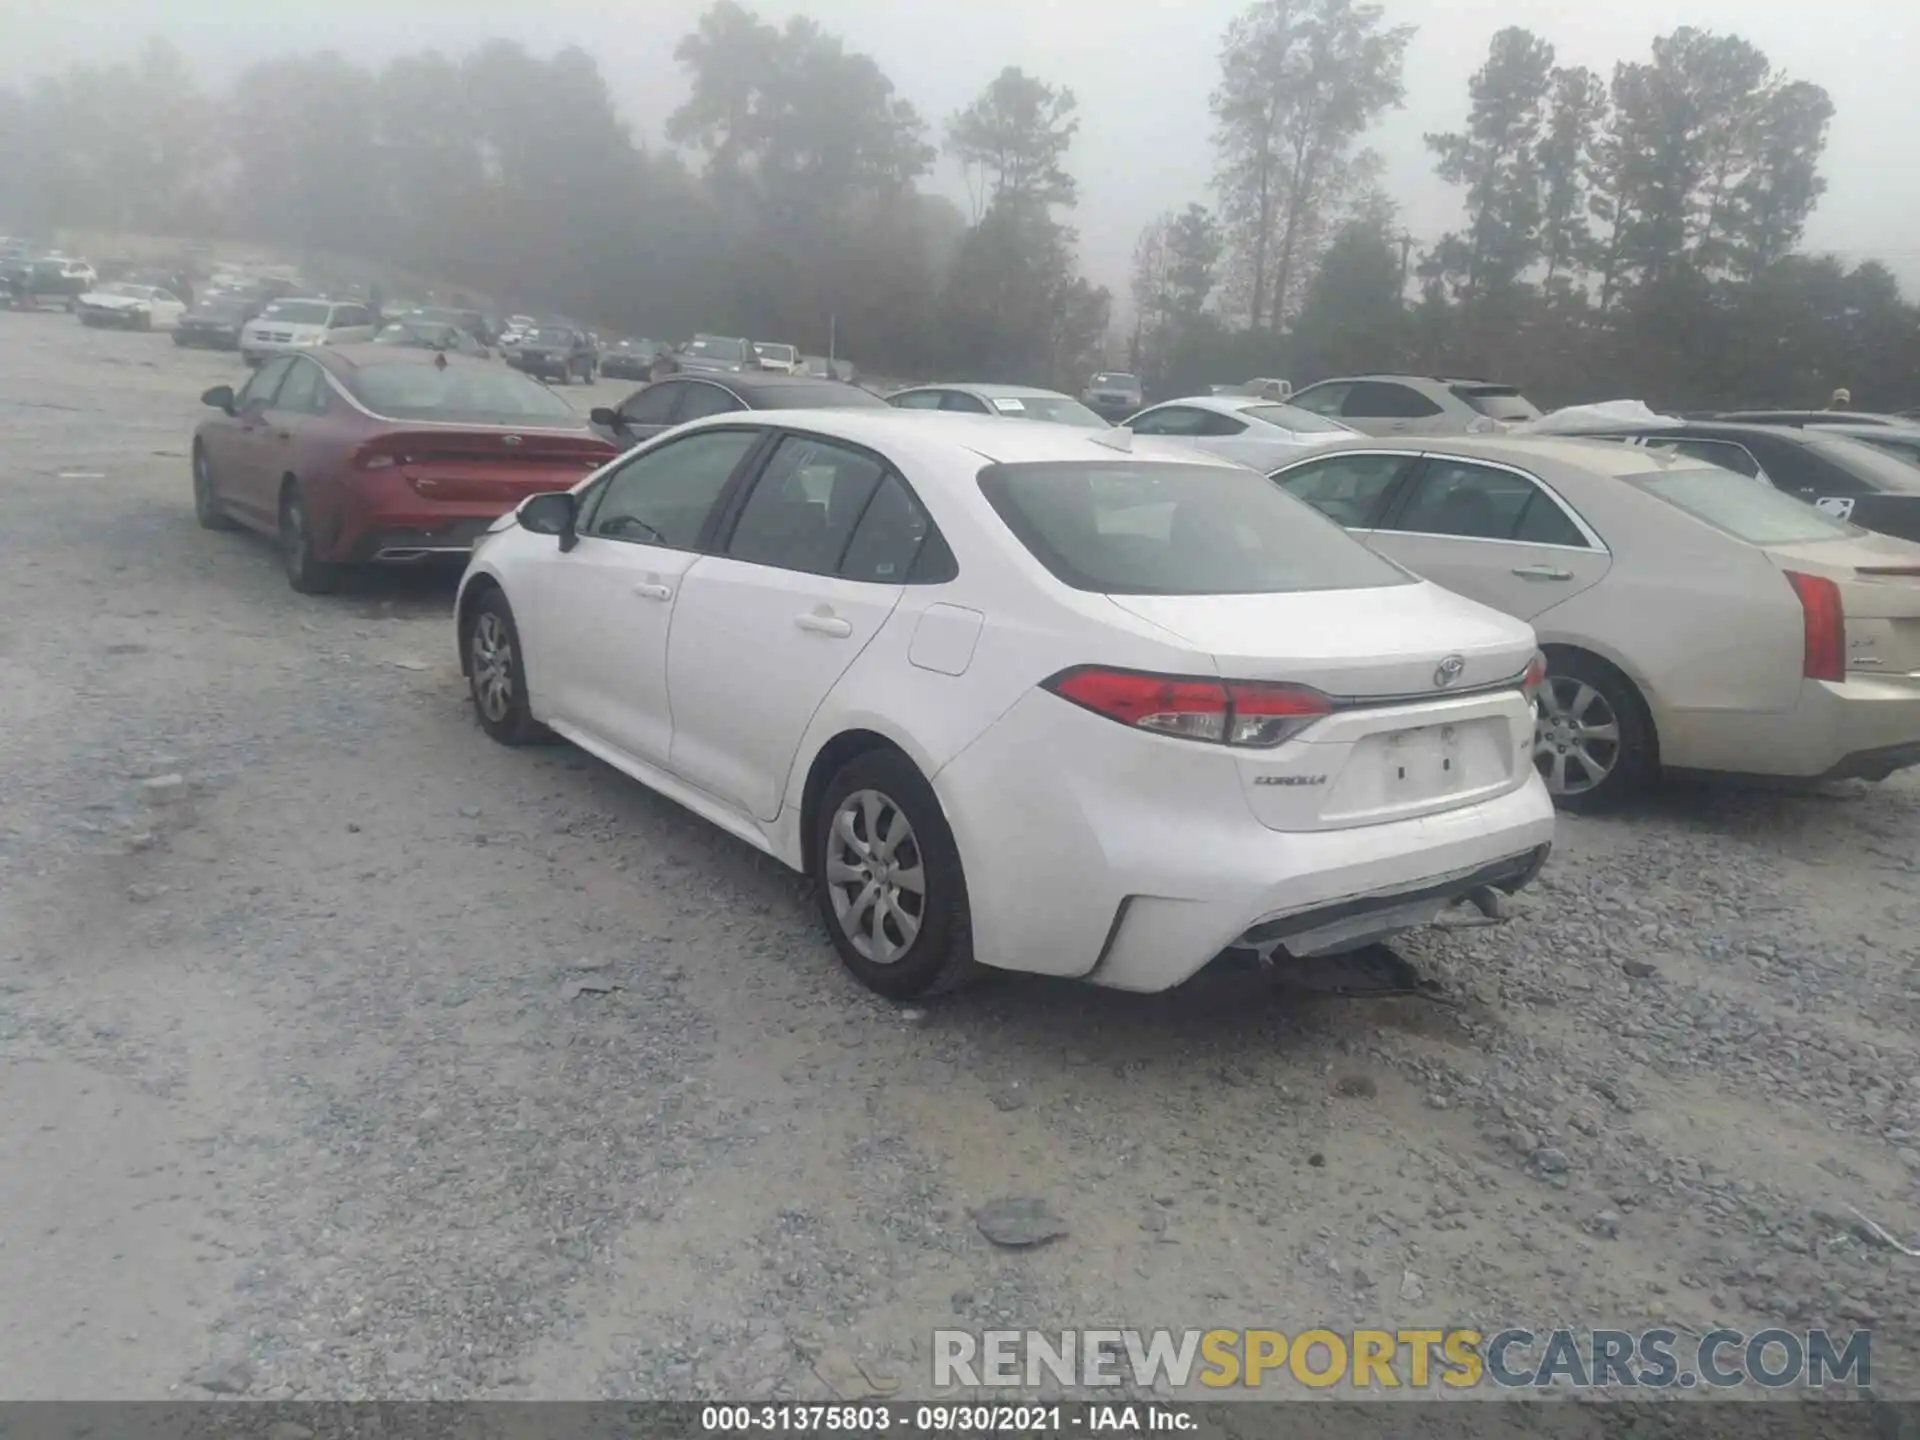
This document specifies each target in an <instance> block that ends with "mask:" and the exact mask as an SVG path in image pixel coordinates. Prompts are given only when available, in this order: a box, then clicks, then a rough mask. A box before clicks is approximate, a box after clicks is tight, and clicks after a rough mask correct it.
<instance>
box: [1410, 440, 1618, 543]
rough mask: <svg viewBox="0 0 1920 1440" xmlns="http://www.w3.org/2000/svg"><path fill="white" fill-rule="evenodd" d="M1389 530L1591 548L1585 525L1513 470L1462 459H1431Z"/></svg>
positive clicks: (1469, 538)
mask: <svg viewBox="0 0 1920 1440" xmlns="http://www.w3.org/2000/svg"><path fill="white" fill-rule="evenodd" d="M1387 528H1388V529H1390V530H1403V531H1407V532H1409V533H1412V534H1416V535H1454V536H1459V537H1460V538H1462V539H1467V540H1518V541H1523V542H1526V543H1529V544H1534V545H1574V546H1579V547H1581V548H1586V547H1587V541H1586V537H1585V536H1584V535H1582V534H1581V533H1580V529H1579V527H1578V526H1576V525H1575V524H1574V523H1573V521H1571V520H1570V519H1568V518H1567V514H1566V512H1565V511H1564V510H1562V509H1561V508H1560V506H1559V504H1558V503H1556V502H1555V501H1554V499H1553V497H1552V496H1550V495H1548V494H1547V493H1546V492H1545V491H1544V490H1542V489H1541V488H1540V487H1539V486H1538V485H1536V484H1535V483H1534V482H1533V481H1531V480H1529V479H1527V478H1526V477H1525V476H1524V475H1516V474H1514V473H1513V472H1512V471H1510V470H1494V469H1490V468H1489V467H1487V466H1484V465H1471V464H1468V463H1466V462H1464V461H1459V460H1433V461H1430V462H1429V463H1428V465H1427V468H1426V469H1425V470H1424V471H1423V472H1422V473H1421V475H1420V478H1419V479H1418V480H1417V481H1416V482H1415V484H1414V489H1413V493H1412V494H1411V495H1409V496H1408V497H1407V500H1406V503H1405V504H1404V505H1403V506H1402V507H1401V509H1400V513H1399V514H1398V515H1397V516H1395V517H1394V518H1393V519H1392V520H1390V521H1389V522H1388V525H1387Z"/></svg>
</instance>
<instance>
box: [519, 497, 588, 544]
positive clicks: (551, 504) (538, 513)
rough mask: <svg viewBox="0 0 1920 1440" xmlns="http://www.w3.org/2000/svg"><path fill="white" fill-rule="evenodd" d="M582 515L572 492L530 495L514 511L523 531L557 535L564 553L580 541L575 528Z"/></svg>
mask: <svg viewBox="0 0 1920 1440" xmlns="http://www.w3.org/2000/svg"><path fill="white" fill-rule="evenodd" d="M579 513H580V507H579V502H578V501H576V500H575V499H574V497H573V492H571V491H569V490H554V491H550V492H548V493H547V494H545V495H530V496H528V497H527V498H526V499H525V500H523V501H521V502H520V508H519V509H518V510H517V511H515V512H514V514H515V517H516V518H517V519H518V520H519V522H520V528H521V529H522V530H528V531H531V532H532V533H533V534H535V535H557V536H559V537H560V548H561V549H562V550H571V549H572V548H573V546H574V542H575V541H576V540H577V539H578V538H579V537H578V536H577V535H576V534H575V532H574V528H573V527H574V521H575V520H576V519H577V518H578V516H579Z"/></svg>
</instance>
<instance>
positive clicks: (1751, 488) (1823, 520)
mask: <svg viewBox="0 0 1920 1440" xmlns="http://www.w3.org/2000/svg"><path fill="white" fill-rule="evenodd" d="M1896 463H1897V462H1896ZM1622 478H1624V479H1625V480H1626V482H1627V483H1628V484H1630V485H1637V486H1638V487H1639V488H1640V489H1642V490H1644V491H1646V492H1647V493H1648V494H1649V495H1652V496H1654V497H1655V498H1657V499H1660V500H1664V501H1666V502H1667V504H1669V505H1671V506H1673V507H1674V508H1675V509H1676V510H1684V511H1685V512H1686V513H1687V514H1689V515H1691V516H1693V518H1694V519H1696V520H1704V521H1705V522H1706V523H1707V524H1709V525H1711V526H1713V528H1714V529H1716V530H1718V531H1720V532H1722V533H1723V534H1727V535H1731V536H1733V538H1734V539H1736V540H1745V541H1746V542H1747V543H1748V544H1749V545H1797V544H1800V543H1802V542H1804V541H1808V540H1839V539H1842V538H1844V537H1846V536H1848V535H1858V534H1860V533H1862V532H1861V531H1860V530H1859V529H1857V528H1856V527H1854V526H1852V525H1849V524H1847V523H1846V522H1845V521H1843V520H1835V519H1834V518H1833V517H1832V516H1830V515H1827V514H1826V513H1825V512H1823V511H1820V510H1816V509H1814V508H1813V506H1811V505H1809V504H1807V503H1806V502H1805V501H1803V500H1796V499H1794V498H1793V497H1792V496H1791V495H1785V494H1782V493H1781V492H1780V491H1778V490H1775V489H1774V488H1773V487H1772V486H1771V485H1768V484H1766V483H1765V482H1763V481H1759V480H1752V479H1749V478H1748V477H1746V476H1745V475H1741V474H1738V473H1737V472H1735V471H1732V470H1723V469H1721V468H1720V467H1719V466H1717V465H1716V466H1713V467H1711V468H1704V467H1703V468H1701V469H1699V470H1666V471H1658V470H1649V471H1646V472H1643V473H1641V474H1636V475H1627V476H1624V477H1622Z"/></svg>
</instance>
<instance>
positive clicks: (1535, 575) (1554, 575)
mask: <svg viewBox="0 0 1920 1440" xmlns="http://www.w3.org/2000/svg"><path fill="white" fill-rule="evenodd" d="M1513 573H1514V574H1516V575H1518V576H1519V577H1520V578H1521V579H1522V580H1571V579H1572V578H1573V572H1572V571H1571V570H1556V569H1554V568H1553V566H1551V565H1516V566H1514V567H1513Z"/></svg>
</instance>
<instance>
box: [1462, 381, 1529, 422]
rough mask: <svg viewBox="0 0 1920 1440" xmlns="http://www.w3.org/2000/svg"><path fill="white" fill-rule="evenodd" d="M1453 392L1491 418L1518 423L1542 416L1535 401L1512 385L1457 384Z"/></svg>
mask: <svg viewBox="0 0 1920 1440" xmlns="http://www.w3.org/2000/svg"><path fill="white" fill-rule="evenodd" d="M1453 393H1454V395H1455V396H1456V397H1458V398H1459V399H1461V400H1464V401H1466V402H1467V404H1469V405H1471V406H1472V407H1473V408H1474V409H1475V410H1478V411H1479V412H1480V413H1481V414H1482V415H1484V416H1486V417H1487V418H1488V419H1489V420H1505V421H1508V422H1516V423H1517V422H1519V421H1522V420H1538V419H1539V418H1540V412H1539V410H1537V409H1536V408H1534V404H1533V402H1532V401H1531V400H1529V399H1527V397H1526V396H1524V395H1522V394H1521V393H1520V392H1519V391H1518V390H1516V389H1514V388H1513V387H1512V386H1511V385H1456V386H1454V387H1453Z"/></svg>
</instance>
